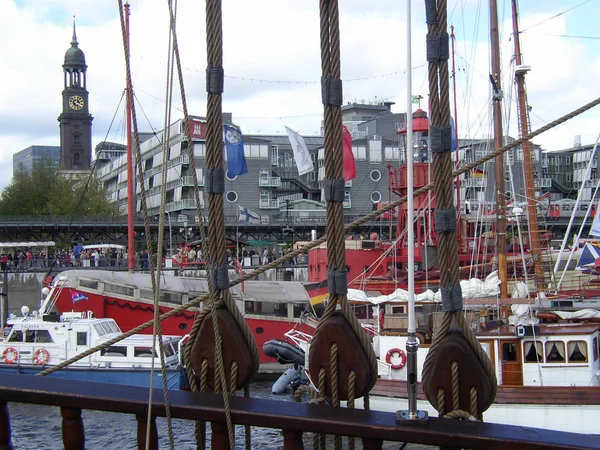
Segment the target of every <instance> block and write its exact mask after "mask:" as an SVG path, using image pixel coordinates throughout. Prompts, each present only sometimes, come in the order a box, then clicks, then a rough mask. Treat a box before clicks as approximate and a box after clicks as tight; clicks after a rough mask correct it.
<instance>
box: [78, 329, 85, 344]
mask: <svg viewBox="0 0 600 450" xmlns="http://www.w3.org/2000/svg"><path fill="white" fill-rule="evenodd" d="M77 345H87V333H86V332H85V331H78V332H77Z"/></svg>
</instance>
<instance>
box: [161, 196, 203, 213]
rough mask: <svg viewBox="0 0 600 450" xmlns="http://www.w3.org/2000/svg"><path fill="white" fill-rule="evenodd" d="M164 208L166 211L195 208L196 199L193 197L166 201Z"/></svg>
mask: <svg viewBox="0 0 600 450" xmlns="http://www.w3.org/2000/svg"><path fill="white" fill-rule="evenodd" d="M165 209H166V210H167V211H168V212H174V211H181V210H183V209H194V210H195V209H196V201H195V200H194V199H193V198H187V199H185V200H178V201H176V202H172V203H167V204H166V205H165Z"/></svg>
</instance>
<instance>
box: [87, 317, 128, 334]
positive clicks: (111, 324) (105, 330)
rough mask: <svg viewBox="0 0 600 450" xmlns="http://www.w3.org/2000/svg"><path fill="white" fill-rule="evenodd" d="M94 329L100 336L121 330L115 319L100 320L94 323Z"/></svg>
mask: <svg viewBox="0 0 600 450" xmlns="http://www.w3.org/2000/svg"><path fill="white" fill-rule="evenodd" d="M94 329H95V330H96V332H97V333H98V335H99V336H104V335H105V334H109V333H120V332H121V330H120V329H119V327H118V326H117V324H116V322H115V321H114V320H103V321H102V322H98V323H96V324H94Z"/></svg>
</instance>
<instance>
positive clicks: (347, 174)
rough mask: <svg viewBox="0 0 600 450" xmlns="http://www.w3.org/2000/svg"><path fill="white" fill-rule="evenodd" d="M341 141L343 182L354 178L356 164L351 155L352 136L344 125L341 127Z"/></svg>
mask: <svg viewBox="0 0 600 450" xmlns="http://www.w3.org/2000/svg"><path fill="white" fill-rule="evenodd" d="M342 140H343V149H344V180H346V181H350V180H354V179H355V178H356V164H355V163H354V155H353V154H352V135H351V134H350V132H349V131H348V128H346V126H345V125H342Z"/></svg>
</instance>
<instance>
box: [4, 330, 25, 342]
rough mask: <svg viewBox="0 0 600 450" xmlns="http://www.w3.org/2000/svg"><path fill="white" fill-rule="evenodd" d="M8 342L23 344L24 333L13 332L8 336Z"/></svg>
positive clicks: (19, 331)
mask: <svg viewBox="0 0 600 450" xmlns="http://www.w3.org/2000/svg"><path fill="white" fill-rule="evenodd" d="M8 342H23V331H21V330H13V331H12V333H10V335H9V336H8Z"/></svg>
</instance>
